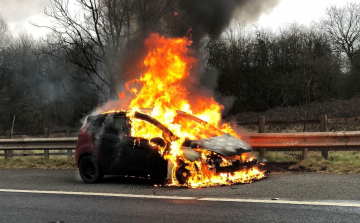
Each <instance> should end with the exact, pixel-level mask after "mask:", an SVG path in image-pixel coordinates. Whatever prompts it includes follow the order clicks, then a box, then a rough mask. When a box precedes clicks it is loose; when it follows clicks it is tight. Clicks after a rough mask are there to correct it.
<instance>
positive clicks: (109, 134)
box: [96, 115, 129, 174]
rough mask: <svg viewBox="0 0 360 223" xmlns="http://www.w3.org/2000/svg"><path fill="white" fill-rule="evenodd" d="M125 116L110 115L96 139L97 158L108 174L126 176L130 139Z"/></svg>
mask: <svg viewBox="0 0 360 223" xmlns="http://www.w3.org/2000/svg"><path fill="white" fill-rule="evenodd" d="M126 121H127V119H126V117H125V116H112V115H109V116H108V117H106V119H105V120H104V122H103V125H102V127H101V130H100V132H99V133H98V135H97V137H96V144H97V148H98V150H97V151H96V153H97V154H96V155H97V158H98V160H99V162H100V165H101V168H102V170H103V171H104V172H105V173H106V174H126V173H127V172H128V166H127V160H128V155H129V154H128V151H127V150H128V149H129V146H128V145H129V139H127V137H126V131H125V125H126Z"/></svg>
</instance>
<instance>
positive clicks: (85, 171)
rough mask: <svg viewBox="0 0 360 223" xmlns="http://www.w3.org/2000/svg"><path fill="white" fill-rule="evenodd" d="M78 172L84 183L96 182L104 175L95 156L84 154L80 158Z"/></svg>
mask: <svg viewBox="0 0 360 223" xmlns="http://www.w3.org/2000/svg"><path fill="white" fill-rule="evenodd" d="M79 172H80V176H81V179H82V180H83V181H84V182H85V183H97V182H100V181H101V180H102V178H103V177H104V174H103V173H102V172H101V169H100V166H99V164H98V162H97V160H96V158H95V157H94V156H92V155H88V156H85V157H84V158H82V159H81V160H80V163H79Z"/></svg>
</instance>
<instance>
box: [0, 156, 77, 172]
mask: <svg viewBox="0 0 360 223" xmlns="http://www.w3.org/2000/svg"><path fill="white" fill-rule="evenodd" d="M76 168H77V167H76V164H75V160H74V158H67V157H50V159H45V158H44V157H11V158H9V159H4V157H2V158H0V169H53V170H72V169H76Z"/></svg>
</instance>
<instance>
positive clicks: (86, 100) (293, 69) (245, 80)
mask: <svg viewBox="0 0 360 223" xmlns="http://www.w3.org/2000/svg"><path fill="white" fill-rule="evenodd" d="M52 1H53V2H54V4H55V5H52V6H51V7H59V6H60V4H61V1H54V0H52ZM157 1H158V2H161V1H162V0H157ZM129 2H132V1H129ZM174 2H175V3H176V1H175V0H174ZM175 3H174V5H176V4H175ZM56 4H58V5H56ZM104 4H105V3H104ZM165 6H166V7H165ZM165 6H164V10H163V11H162V14H159V15H157V16H158V19H156V21H157V22H158V23H156V25H154V24H155V23H151V24H148V23H144V24H142V25H139V24H140V23H135V22H134V21H135V20H134V18H138V17H139V15H143V16H144V15H148V14H146V13H145V14H144V12H143V11H139V10H135V9H136V7H135V8H131V10H135V11H129V12H126V13H127V14H126V15H128V14H129V13H130V14H131V13H133V14H131V15H133V17H131V16H129V17H124V18H125V19H126V18H128V19H129V21H128V23H126V26H124V27H128V29H129V30H130V31H131V32H133V33H130V31H129V30H128V31H127V30H125V31H124V30H120V31H119V32H118V34H119V40H118V42H117V43H121V44H120V45H121V46H119V48H118V49H116V50H117V51H114V48H113V47H111V46H117V45H116V44H115V43H111V44H113V45H108V46H107V45H106V44H107V43H109V42H111V41H114V39H115V37H116V35H115V34H116V32H115V31H114V32H115V33H114V34H112V33H110V31H112V30H113V26H114V25H112V26H111V25H109V24H113V23H110V22H109V21H111V19H112V18H111V17H103V20H101V18H102V17H101V16H104V15H106V13H109V12H108V11H106V10H104V11H103V12H101V13H99V10H100V9H99V10H98V9H96V8H88V10H90V11H88V12H84V14H86V13H89V12H90V15H91V12H93V14H94V13H99V15H98V16H99V18H100V19H99V20H98V21H96V23H94V22H91V20H90V19H89V20H88V23H86V21H85V23H84V24H85V25H84V27H82V28H79V27H78V26H79V24H77V23H74V25H73V26H71V25H69V24H70V23H66V21H65V20H60V19H64V18H66V17H65V16H61V15H59V14H53V15H52V16H53V17H54V18H55V19H59V21H62V22H63V25H64V27H63V28H64V29H65V30H68V32H67V33H64V32H63V31H64V29H59V30H54V31H53V32H52V35H50V36H48V37H47V38H46V40H40V39H39V40H36V39H34V38H32V37H31V36H30V35H28V34H26V33H25V34H21V35H19V36H16V37H15V36H13V35H11V34H10V32H9V31H8V28H7V24H6V23H5V22H4V21H3V20H2V19H1V18H0V130H1V131H3V130H6V129H10V128H11V125H12V120H13V117H14V116H16V121H15V127H14V129H15V131H16V130H17V131H28V130H35V129H36V130H39V129H42V128H44V127H51V128H53V129H54V128H56V127H57V126H59V127H63V126H72V127H76V126H79V124H80V120H81V119H82V118H83V117H84V116H85V114H88V113H89V112H90V111H91V110H93V109H94V108H95V107H96V106H98V105H99V104H101V103H102V102H104V101H105V100H108V98H110V97H111V94H110V92H114V91H115V90H116V89H115V87H114V86H112V85H113V82H115V81H116V82H117V83H123V80H122V78H123V76H122V75H123V74H124V73H125V71H124V70H122V69H125V68H124V67H126V66H127V65H126V64H127V62H129V61H128V59H129V58H130V57H132V58H134V57H133V56H134V55H133V54H131V53H129V54H128V55H130V56H128V57H124V56H122V55H121V54H120V53H119V52H122V51H124V52H131V49H135V48H136V47H135V48H132V47H131V46H134V45H136V44H135V43H138V42H139V41H140V40H142V39H143V38H145V37H146V36H147V35H146V34H147V33H148V31H149V30H151V31H157V32H160V33H161V34H164V35H167V36H179V34H176V35H175V34H174V35H173V34H172V30H173V29H172V28H174V27H177V25H176V23H177V21H178V20H177V18H176V17H175V18H173V17H171V19H169V18H170V17H169V16H168V15H169V14H167V13H164V12H166V11H167V10H168V11H169V12H171V13H172V14H171V13H170V14H171V15H172V16H173V15H174V11H176V10H175V9H173V8H170V6H168V5H165ZM109 7H110V6H109ZM117 7H121V6H117ZM174 7H175V6H174ZM101 9H103V8H101ZM53 10H56V8H53ZM91 10H93V11H91ZM129 10H130V9H129ZM144 10H145V9H144ZM153 10H154V12H157V10H155V9H153ZM172 10H173V11H172ZM62 13H64V14H66V13H67V12H66V11H64V12H62ZM119 13H120V14H121V13H123V11H121V12H120V11H119ZM124 13H125V12H124ZM142 13H143V14H142ZM135 15H136V16H138V17H135ZM175 15H177V14H175ZM359 15H360V6H359V4H355V3H348V4H347V5H346V6H344V7H343V8H337V7H329V8H328V10H327V14H326V15H324V19H323V20H322V21H320V22H318V23H317V24H314V25H312V26H311V27H303V26H299V25H296V24H291V25H288V26H287V27H285V28H282V29H279V30H276V31H271V30H266V29H260V28H256V27H255V28H251V29H249V28H244V27H243V26H242V25H232V26H231V27H230V28H228V29H227V30H226V31H225V32H223V34H222V35H221V36H220V37H218V36H217V37H216V38H214V37H212V36H211V35H207V36H206V37H205V38H204V39H203V40H202V41H198V42H197V43H196V44H198V45H201V44H202V46H200V47H201V49H203V50H202V51H203V52H201V53H202V54H203V55H204V58H205V63H206V69H209V70H215V71H216V72H217V76H218V84H217V87H216V89H215V92H216V95H221V96H231V97H232V98H234V104H233V107H232V109H231V110H230V111H229V114H237V113H239V112H246V111H253V112H260V111H266V110H268V109H270V108H274V107H279V106H302V105H304V104H307V103H310V102H322V101H326V100H328V99H332V98H342V99H348V98H352V97H354V96H356V95H358V94H359V93H360V57H359V53H360V45H359V40H360V16H359ZM114 16H116V17H114V19H115V18H116V19H117V18H119V15H118V14H116V15H115V14H114ZM84 18H85V17H84ZM96 18H98V17H96ZM139 18H140V17H139ZM106 19H109V20H106ZM114 21H115V20H114ZM116 21H117V20H116ZM136 21H137V20H136ZM139 21H140V20H139ZM141 21H143V22H145V21H146V20H141ZM70 22H71V21H70ZM99 24H100V25H99ZM114 24H115V23H114ZM164 24H165V25H164ZM174 24H175V25H174ZM60 25H61V24H60ZM97 25H99V27H100V28H101V29H103V30H101V29H100V31H99V32H98V33H96V35H99V36H95V37H99V38H93V37H92V36H91V35H93V33H94V32H92V29H91V27H95V28H96V26H97ZM107 25H109V29H107V27H106V26H107ZM150 25H152V26H154V27H155V28H152V29H148V28H146V27H147V26H150ZM169 25H172V27H170V28H169ZM65 26H66V27H65ZM99 27H98V28H99ZM144 27H145V28H144ZM137 28H139V30H135V29H137ZM88 30H90V31H88ZM94 30H98V29H94ZM174 32H176V30H175V31H174ZM139 33H140V34H139ZM80 34H81V35H80ZM138 34H139V36H140V35H141V38H138V36H136V35H138ZM66 35H68V36H67V37H64V36H66ZM71 35H72V36H71ZM82 35H83V36H82ZM107 35H110V36H107ZM126 35H129V36H126ZM120 36H121V39H120ZM80 37H81V38H80ZM110 37H111V38H110ZM97 41H98V42H97ZM111 50H113V51H111ZM137 50H138V51H137ZM135 51H137V52H140V50H139V49H138V48H136V50H135ZM117 60H119V61H120V60H122V62H121V63H120V62H119V63H118V61H117ZM118 64H123V66H120V67H119V65H118ZM124 64H125V65H124ZM112 66H116V68H114V69H112V68H113V67H112ZM120 71H121V74H119V75H118V77H116V78H115V77H114V75H115V74H118V72H120Z"/></svg>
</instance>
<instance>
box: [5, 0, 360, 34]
mask: <svg viewBox="0 0 360 223" xmlns="http://www.w3.org/2000/svg"><path fill="white" fill-rule="evenodd" d="M70 1H74V0H70ZM194 1H196V0H194ZM49 2H50V0H0V15H1V17H2V18H3V19H5V21H6V22H7V23H8V25H9V27H10V30H11V32H12V33H13V34H18V33H20V32H21V31H24V30H26V31H27V32H28V33H31V34H32V35H34V36H35V37H39V36H41V35H44V34H45V32H46V30H45V29H39V28H35V27H33V26H32V25H31V24H29V21H30V20H31V21H33V22H35V23H38V24H45V25H46V24H47V25H48V24H50V20H49V19H48V18H47V17H46V16H45V15H44V7H45V6H46V5H47V4H49ZM346 2H347V1H346V0H280V2H279V3H278V5H277V6H276V7H275V8H273V10H270V11H268V12H267V13H265V14H263V15H262V16H261V17H260V19H259V21H258V22H257V24H258V25H260V26H262V27H269V28H272V29H274V30H276V29H277V28H278V27H282V26H284V25H286V24H289V23H292V22H295V21H296V22H297V23H299V24H304V25H309V24H310V23H311V21H318V20H319V18H320V17H322V16H323V15H324V13H325V9H326V8H327V7H328V6H329V5H339V6H340V5H343V4H345V3H346ZM352 2H360V0H352Z"/></svg>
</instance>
